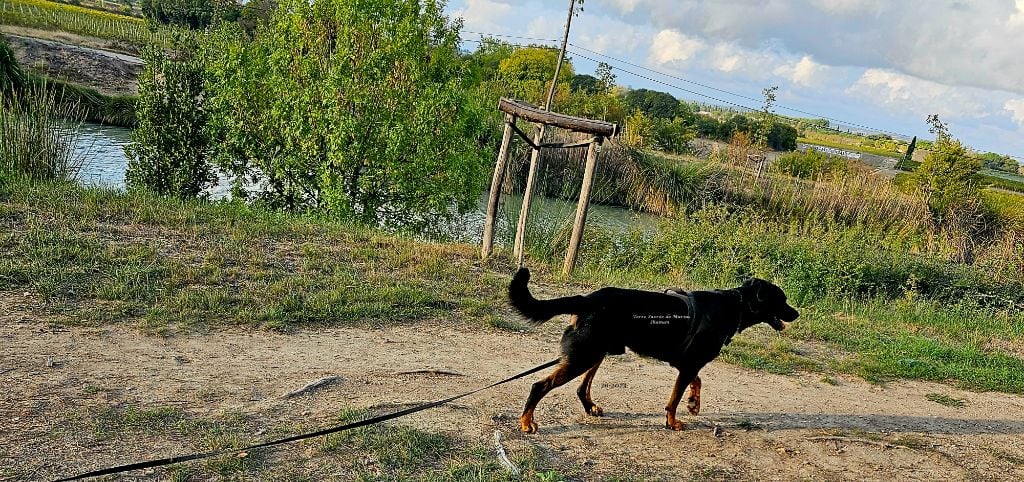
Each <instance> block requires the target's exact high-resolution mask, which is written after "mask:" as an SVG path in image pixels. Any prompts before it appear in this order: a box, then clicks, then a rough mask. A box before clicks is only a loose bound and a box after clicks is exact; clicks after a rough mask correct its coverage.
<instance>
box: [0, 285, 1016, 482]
mask: <svg viewBox="0 0 1024 482" xmlns="http://www.w3.org/2000/svg"><path fill="white" fill-rule="evenodd" d="M4 295H5V296H7V295H8V294H4ZM2 304H3V303H0V305H2ZM16 311H19V310H14V312H16ZM14 312H9V310H4V312H3V313H0V346H4V347H5V349H4V351H5V353H4V355H3V357H2V358H0V383H2V384H3V385H4V386H5V387H6V388H5V390H4V395H2V400H3V402H2V403H0V446H2V447H6V448H5V449H3V450H0V465H7V464H9V463H10V464H13V466H15V467H19V466H20V467H23V468H25V470H24V472H22V473H23V474H24V473H30V474H32V475H33V476H38V477H39V478H52V477H53V476H55V475H58V474H66V473H68V472H72V471H75V470H78V469H82V468H85V467H82V466H81V465H82V464H83V463H86V465H87V466H88V468H96V467H98V466H100V465H106V464H115V463H123V462H125V461H128V460H138V459H142V458H146V457H155V456H167V455H171V454H180V453H184V452H189V451H190V449H189V447H182V446H175V445H174V444H173V443H171V444H166V443H165V444H162V445H160V446H155V447H154V446H144V447H140V446H139V444H137V443H132V441H131V440H121V441H120V443H118V444H116V447H117V449H116V450H115V449H114V447H113V446H105V447H104V446H100V447H92V446H78V445H76V444H75V443H74V441H68V442H67V443H56V444H54V443H52V442H47V440H49V439H50V438H52V433H53V431H54V430H57V429H59V428H60V427H58V426H57V424H59V422H55V421H56V420H61V419H62V416H63V414H64V413H66V412H67V411H69V410H80V409H81V408H82V407H83V406H107V405H112V404H118V403H131V404H136V405H140V406H166V405H173V406H177V407H181V408H183V409H184V410H186V411H188V412H189V413H195V414H204V413H214V412H217V411H223V410H236V411H241V412H244V413H253V414H260V416H264V417H281V418H301V419H305V420H306V421H307V422H308V423H309V424H310V425H311V426H315V425H320V424H323V425H328V424H332V423H333V422H334V418H333V417H334V415H335V414H337V413H338V411H339V410H342V409H345V408H352V407H364V406H376V407H380V406H389V405H390V406H393V405H407V404H413V403H417V402H422V401H427V400H434V399H438V398H443V397H445V396H448V395H449V394H452V393H454V392H460V391H462V390H466V389H468V388H470V387H477V386H480V385H483V384H486V383H490V382H491V381H493V380H497V379H500V378H503V377H505V376H507V375H509V374H512V373H516V372H518V371H520V370H523V369H525V368H528V367H531V366H534V365H537V364H539V363H541V362H544V361H547V360H549V359H551V358H552V356H553V354H554V353H555V350H556V346H557V339H558V336H559V334H560V331H561V328H562V326H561V321H556V322H550V323H548V324H546V325H544V326H543V327H541V328H540V329H538V330H537V331H535V332H529V333H511V332H507V331H497V330H490V329H477V328H471V327H466V326H465V325H460V326H448V325H447V324H444V323H441V322H438V323H431V324H418V325H414V326H401V327H391V328H384V329H379V330H369V329H357V328H338V329H329V330H322V331H308V332H300V333H295V334H275V333H266V332H215V333H210V334H205V335H179V336H174V337H171V338H166V339H165V338H159V337H154V336H149V335H144V334H140V333H138V332H136V331H135V330H133V329H126V328H65V327H58V326H54V325H48V324H45V323H41V322H39V321H35V320H30V319H29V318H28V317H26V316H20V315H16V314H14ZM48 365H49V366H48ZM424 369H432V370H440V371H444V372H450V374H424V373H405V374H403V372H412V371H416V370H424ZM327 375H338V376H340V377H342V380H341V382H340V383H338V384H336V385H333V386H331V387H330V388H328V389H325V390H323V391H321V392H318V393H316V394H313V395H309V396H303V397H299V398H295V399H289V400H284V399H282V398H281V396H282V395H283V394H285V393H287V392H288V391H291V390H294V389H296V388H298V387H301V386H303V385H304V384H305V383H307V382H309V381H312V380H316V379H318V378H321V377H323V376H327ZM673 377H674V373H673V371H672V370H671V369H670V368H669V367H667V366H665V365H664V364H661V363H657V362H653V361H649V360H644V359H640V358H637V357H635V356H632V355H626V356H622V357H614V358H609V359H608V360H606V361H605V363H604V364H603V365H602V367H601V371H600V372H599V373H598V376H597V379H596V381H595V383H594V398H595V400H596V401H597V402H598V403H599V404H601V405H602V406H603V407H604V409H605V413H606V416H605V417H604V418H592V417H588V416H585V415H583V414H582V411H581V409H580V407H579V402H578V401H577V399H576V395H575V385H570V386H566V387H563V388H561V389H559V390H556V391H555V392H553V393H552V394H551V395H550V396H549V397H548V398H546V399H545V400H544V401H543V402H542V404H541V405H540V407H539V410H538V422H539V423H540V433H538V434H536V435H531V436H524V435H521V434H519V432H518V426H517V416H518V413H519V409H520V407H521V404H522V403H523V400H524V397H525V396H526V393H527V391H528V389H529V385H530V383H532V378H533V377H531V380H528V381H527V380H524V381H517V382H513V383H511V384H508V385H505V386H502V387H499V388H497V389H494V390H491V391H488V392H485V393H482V394H480V395H477V396H473V397H471V398H469V399H466V400H464V401H459V402H458V403H457V404H455V405H454V406H449V407H443V408H440V409H435V410H432V411H428V412H423V413H419V414H415V415H413V416H410V417H407V418H405V419H403V420H402V421H401V422H400V423H402V424H408V425H413V426H417V427H420V428H425V429H428V430H431V431H438V430H440V431H444V432H453V433H460V434H463V435H465V436H468V437H471V438H480V439H481V440H487V439H489V438H490V437H492V436H493V433H494V430H495V429H497V430H500V431H501V432H502V433H503V434H504V436H505V440H506V448H507V449H508V450H509V452H511V454H513V455H514V454H515V453H516V452H517V451H521V450H528V449H529V448H530V446H531V445H537V446H540V447H541V449H542V450H546V451H548V452H549V453H551V454H552V455H553V456H554V457H555V458H556V459H557V460H563V461H567V462H566V463H571V464H574V466H575V467H576V470H577V471H579V470H582V471H583V473H586V474H590V475H588V476H587V479H590V478H604V477H610V476H613V475H616V474H623V473H625V474H629V475H632V476H634V477H639V478H642V479H648V478H649V479H665V480H671V479H676V478H679V479H777V480H789V479H795V478H801V479H803V478H809V479H817V480H820V479H857V480H883V479H890V478H891V477H892V475H893V474H898V475H899V476H900V477H901V478H904V479H922V480H924V479H939V478H941V479H953V480H962V479H975V480H977V479H991V480H996V479H1003V480H1012V479H1016V480H1021V479H1024V437H1022V433H1024V420H1022V415H1024V397H1020V396H1013V395H1006V394H1000V393H973V392H964V391H959V390H956V389H952V388H950V387H947V386H944V385H939V384H930V383H910V382H899V383H892V384H890V385H888V386H885V387H878V386H873V385H870V384H868V383H866V382H864V381H862V380H859V379H855V378H842V377H841V378H839V379H838V380H836V381H834V382H833V383H835V384H832V383H825V382H823V381H822V380H821V376H820V375H812V374H803V375H796V376H781V375H771V374H764V373H759V372H753V371H750V370H746V369H742V368H737V367H735V366H731V365H727V364H724V363H718V362H716V363H712V364H711V365H710V366H709V367H708V368H707V369H705V371H704V372H703V373H702V377H703V379H704V388H705V390H704V397H703V412H702V414H701V416H699V417H696V418H694V417H689V416H687V417H686V421H688V422H689V423H688V425H687V428H686V429H685V430H684V431H682V432H671V431H667V430H665V429H663V428H662V423H663V414H662V411H661V407H662V406H663V404H664V402H665V398H666V397H667V393H668V390H669V388H670V383H671V381H672V380H673ZM930 393H940V394H946V395H951V396H953V397H955V398H960V399H963V400H965V401H966V403H965V406H963V407H962V408H951V407H946V406H943V405H940V404H937V403H935V402H932V401H929V400H927V399H926V395H928V394H930ZM715 427H717V429H715ZM48 434H50V435H48ZM4 452H6V453H4ZM277 452H278V455H277V457H279V458H284V459H288V458H302V457H303V454H302V453H301V452H299V451H296V450H292V451H289V450H287V449H277ZM5 457H6V458H7V460H4V458H5ZM69 460H70V461H71V462H68V461H69ZM83 461H88V462H83Z"/></svg>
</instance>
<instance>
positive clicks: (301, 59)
mask: <svg viewBox="0 0 1024 482" xmlns="http://www.w3.org/2000/svg"><path fill="white" fill-rule="evenodd" d="M443 7H444V5H443V3H441V2H437V1H425V2H420V1H411V0H365V1H357V2H351V1H342V0H326V1H318V2H314V3H312V4H310V3H309V2H306V1H303V0H289V1H284V2H281V4H280V6H279V8H278V10H277V11H276V12H275V13H274V15H273V16H272V20H271V22H270V23H269V24H268V25H266V26H265V27H263V28H260V29H259V30H258V31H257V34H256V35H255V38H254V39H253V40H252V41H251V42H248V41H245V40H243V39H241V38H240V36H239V35H238V34H237V31H236V30H234V29H230V28H227V27H225V28H222V29H221V30H220V31H219V32H218V33H217V34H216V35H214V36H213V37H212V39H211V40H210V47H209V49H208V51H209V52H210V62H209V66H208V67H209V74H210V77H209V85H208V89H207V94H208V96H209V99H208V100H209V102H210V108H211V112H212V114H211V120H212V123H211V126H212V127H213V129H214V131H213V132H214V133H215V136H216V137H215V138H216V145H217V152H216V159H217V162H218V164H219V165H220V166H221V167H222V168H223V169H224V170H225V171H227V172H228V173H230V174H232V175H233V176H235V178H236V181H237V182H238V183H239V184H241V183H242V182H245V183H249V184H253V185H259V186H261V187H262V188H263V190H262V191H261V192H259V193H258V196H259V197H260V198H261V199H262V200H263V201H265V202H266V203H267V204H269V205H270V206H273V207H278V208H286V209H292V210H306V209H315V210H321V211H323V212H326V213H329V214H331V215H333V216H337V217H344V218H351V219H355V220H357V221H359V222H363V223H367V224H373V225H376V224H387V225H390V226H403V227H428V226H431V225H436V224H437V221H438V220H440V219H445V218H448V217H449V216H451V215H452V214H453V211H465V210H468V209H470V208H471V207H473V206H474V205H475V202H476V199H477V196H478V195H479V192H480V191H481V190H482V187H483V182H484V178H485V176H486V175H487V172H486V168H487V165H488V158H489V157H490V156H489V155H488V154H487V153H486V152H485V150H484V148H483V146H481V144H480V143H479V139H481V138H482V137H483V134H484V133H483V128H484V127H485V126H486V123H485V121H484V119H485V115H486V114H485V113H486V112H487V111H489V110H490V109H492V106H490V105H487V106H486V107H485V106H483V105H482V104H481V102H480V101H479V100H478V99H477V98H476V97H475V96H474V95H473V93H472V86H471V85H469V84H468V82H467V79H468V78H469V76H468V73H467V66H466V64H465V62H464V61H463V59H462V57H461V56H460V55H459V50H458V48H459V47H458V46H459V37H458V28H459V24H457V23H451V22H449V20H448V19H447V18H446V17H445V16H444V15H443V13H442V12H443ZM381 32H387V33H388V34H387V35H386V36H381ZM527 52H535V51H531V50H529V49H527ZM506 60H507V59H506ZM501 65H502V67H508V68H509V69H511V65H513V64H506V63H505V62H502V63H501ZM515 65H521V64H515ZM566 72H567V73H568V75H570V76H571V69H567V70H566ZM236 194H243V193H242V191H241V190H236Z"/></svg>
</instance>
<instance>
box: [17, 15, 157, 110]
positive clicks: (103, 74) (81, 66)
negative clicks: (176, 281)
mask: <svg viewBox="0 0 1024 482" xmlns="http://www.w3.org/2000/svg"><path fill="white" fill-rule="evenodd" d="M5 30H6V28H5ZM28 33H30V34H31V33H32V32H28ZM4 36H5V37H6V38H7V42H8V43H9V44H10V45H11V49H12V50H14V55H15V57H16V58H17V59H18V63H19V64H21V65H22V66H23V67H25V68H28V69H32V70H34V71H37V72H40V73H42V74H44V75H46V76H48V77H53V78H57V79H65V80H68V81H70V82H74V83H76V84H82V85H86V86H89V87H92V88H95V89H97V90H99V91H100V92H103V93H105V94H110V95H125V94H131V95H134V94H138V92H139V80H138V79H139V74H140V73H141V72H142V67H143V62H142V59H140V58H138V57H135V56H132V55H128V54H124V53H117V52H111V51H108V50H101V49H97V48H93V47H90V46H79V45H72V44H70V43H64V42H63V40H66V39H63V38H59V39H58V40H61V41H52V40H43V39H40V38H33V37H30V36H21V35H17V34H14V33H9V32H5V33H4Z"/></svg>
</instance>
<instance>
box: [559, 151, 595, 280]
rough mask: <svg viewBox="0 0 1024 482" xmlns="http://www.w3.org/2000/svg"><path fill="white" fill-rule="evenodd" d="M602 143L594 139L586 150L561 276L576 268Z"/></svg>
mask: <svg viewBox="0 0 1024 482" xmlns="http://www.w3.org/2000/svg"><path fill="white" fill-rule="evenodd" d="M602 142H604V138H603V137H600V136H599V137H595V138H594V140H593V141H592V142H591V143H590V147H588V148H587V167H586V168H585V171H584V173H583V185H582V186H581V187H580V202H579V203H578V204H577V205H576V224H574V225H573V227H572V237H571V238H569V250H568V251H566V252H565V264H563V265H562V274H563V275H568V274H569V273H572V270H573V268H574V267H576V255H577V253H579V249H580V242H582V241H583V228H584V227H585V226H586V224H587V209H588V208H589V207H590V191H591V190H592V188H593V187H594V169H595V168H596V167H597V146H599V145H600V144H601V143H602Z"/></svg>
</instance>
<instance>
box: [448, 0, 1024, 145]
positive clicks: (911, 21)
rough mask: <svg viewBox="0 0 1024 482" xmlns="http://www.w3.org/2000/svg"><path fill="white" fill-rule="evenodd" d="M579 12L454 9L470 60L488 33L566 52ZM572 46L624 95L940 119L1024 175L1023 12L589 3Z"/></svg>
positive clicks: (1006, 6)
mask: <svg viewBox="0 0 1024 482" xmlns="http://www.w3.org/2000/svg"><path fill="white" fill-rule="evenodd" d="M567 9H568V2H567V1H559V0H545V1H537V0H520V1H515V0H450V2H449V4H448V6H447V7H446V11H447V13H448V14H449V15H450V16H451V17H453V18H454V17H460V18H462V19H463V21H464V26H463V36H462V38H463V39H464V40H467V41H466V42H465V48H466V49H467V50H473V49H474V48H475V46H476V44H475V43H473V42H471V41H468V40H479V39H480V37H481V35H480V33H486V34H501V35H512V36H520V37H533V38H540V39H560V38H561V35H562V29H563V26H564V23H565V16H566V12H567ZM470 32H474V33H470ZM505 40H508V41H511V42H516V43H538V42H536V41H532V40H522V39H514V38H506V39H505ZM569 41H570V43H571V44H574V45H571V46H570V47H569V50H570V54H569V57H570V58H571V59H572V62H573V65H574V67H575V68H576V72H577V73H583V74H593V72H594V69H595V67H596V62H594V61H592V60H588V59H585V58H583V57H589V58H591V59H594V60H603V61H606V62H608V63H609V64H611V65H612V66H613V67H615V68H616V70H615V73H616V75H617V82H618V83H619V84H620V85H624V86H628V87H632V88H648V89H655V90H661V91H664V92H669V93H671V94H672V95H674V96H676V97H677V98H680V99H685V100H700V101H705V102H710V103H720V102H716V101H715V100H712V99H710V98H708V97H704V96H702V95H699V94H703V95H705V96H710V97H714V98H716V99H719V100H722V101H726V102H730V103H734V104H740V105H743V106H748V107H751V108H754V109H760V106H761V101H760V99H761V98H762V96H761V91H762V89H764V88H765V87H770V86H778V87H779V92H778V95H777V97H778V100H777V102H776V111H777V112H778V113H779V114H782V115H787V116H798V117H828V118H832V119H835V120H840V121H843V123H844V124H843V125H851V126H854V128H856V126H866V127H870V128H872V129H876V130H878V131H883V132H884V131H888V132H890V133H895V134H899V135H901V136H902V135H905V136H908V137H909V136H913V135H917V136H920V137H922V138H932V137H934V136H933V135H931V134H929V133H928V126H927V124H926V123H925V118H926V117H927V116H928V115H929V114H938V115H939V116H940V118H941V119H942V120H943V121H945V122H947V123H948V124H949V126H950V130H951V132H952V134H953V136H954V137H957V138H959V139H961V140H962V141H964V142H965V143H966V144H967V145H969V146H971V147H972V148H974V149H977V150H979V151H982V152H985V151H993V152H998V153H1001V154H1008V155H1011V156H1015V157H1016V158H1017V160H1018V161H1019V162H1022V163H1024V0H913V1H909V0H586V1H585V3H584V6H583V12H582V13H580V14H579V16H577V17H575V18H574V19H573V23H572V30H571V33H570V37H569ZM549 44H551V45H554V43H553V42H552V43H549ZM582 49H588V50H590V51H593V52H599V53H600V54H604V55H607V56H610V57H612V58H614V59H615V60H613V59H611V58H608V57H603V56H601V55H597V54H594V53H592V52H588V51H586V50H582ZM627 62H628V63H629V64H634V65H635V66H639V67H635V66H630V65H628V64H627ZM641 67H642V68H641ZM644 69H650V70H644ZM651 70H653V71H656V72H658V73H653V72H651ZM627 71H628V72H632V73H628V72H627ZM634 74H641V75H642V76H643V77H648V79H644V78H642V77H640V76H637V75H634ZM673 77H674V78H673ZM650 79H654V80H650ZM666 84H668V85H666ZM697 84H703V85H704V86H700V85H697ZM680 88H681V89H685V90H681V89H680ZM712 89H719V90H718V91H716V90H712ZM686 90H689V91H692V92H686ZM721 91H727V92H730V93H735V94H739V95H740V96H735V95H731V94H726V93H723V92H721ZM695 93H696V94H695ZM744 97H746V98H744ZM789 109H796V110H799V111H804V112H796V111H793V110H789ZM811 114H813V115H811Z"/></svg>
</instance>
